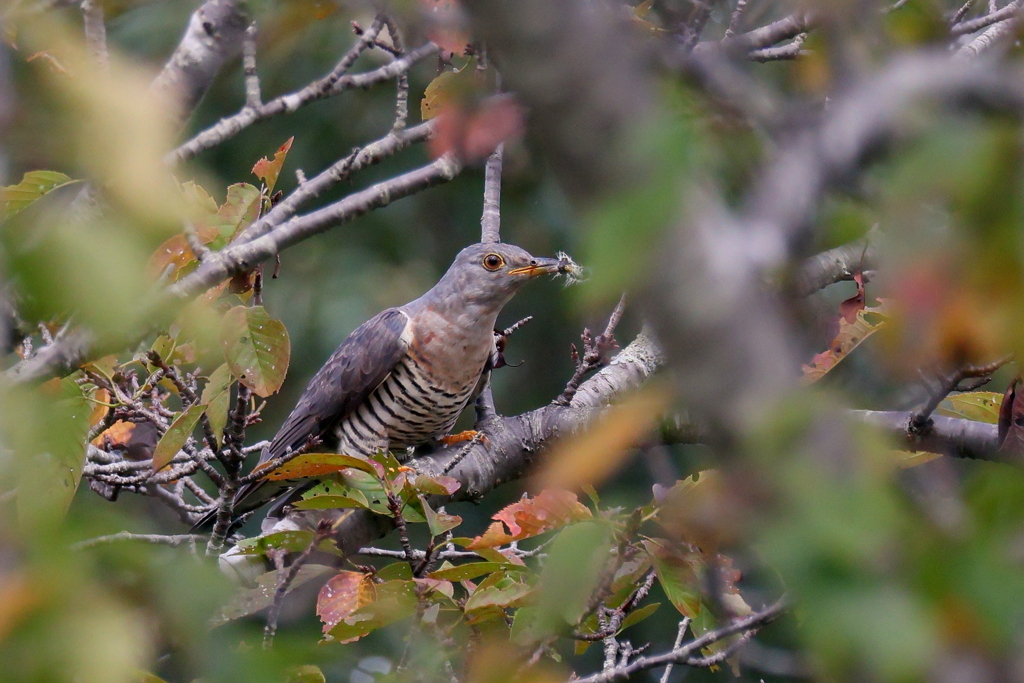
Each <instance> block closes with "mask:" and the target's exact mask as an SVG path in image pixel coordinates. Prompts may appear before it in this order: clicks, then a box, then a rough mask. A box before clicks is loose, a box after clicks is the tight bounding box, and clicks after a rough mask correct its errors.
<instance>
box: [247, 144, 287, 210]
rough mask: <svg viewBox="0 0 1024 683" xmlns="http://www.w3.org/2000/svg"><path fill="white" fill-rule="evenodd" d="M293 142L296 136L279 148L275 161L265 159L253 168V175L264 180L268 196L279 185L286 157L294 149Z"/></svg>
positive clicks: (275, 154)
mask: <svg viewBox="0 0 1024 683" xmlns="http://www.w3.org/2000/svg"><path fill="white" fill-rule="evenodd" d="M293 142H295V136H294V135H293V136H292V137H290V138H288V139H287V140H285V142H284V144H283V145H281V146H280V147H278V148H277V151H276V152H275V153H274V158H273V160H270V159H267V157H263V158H262V159H260V160H259V161H257V162H256V165H255V166H253V167H252V172H253V175H255V176H256V177H257V178H259V179H260V180H262V181H263V184H264V185H266V186H267V195H270V194H273V192H274V186H275V185H277V179H278V177H280V175H281V168H282V167H283V166H284V160H285V157H287V156H288V150H290V149H291V148H292V143H293Z"/></svg>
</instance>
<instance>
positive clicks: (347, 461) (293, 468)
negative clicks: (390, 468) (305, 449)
mask: <svg viewBox="0 0 1024 683" xmlns="http://www.w3.org/2000/svg"><path fill="white" fill-rule="evenodd" d="M349 468H352V469H356V470H360V471H362V472H366V473H367V474H372V475H374V476H378V477H383V476H384V468H383V467H381V466H380V465H379V464H378V463H376V462H373V461H372V460H363V459H362V458H357V457H356V456H354V455H340V454H338V453H306V454H304V455H300V456H298V457H296V458H294V459H292V460H289V461H288V462H286V463H284V464H283V465H281V466H280V467H277V468H275V469H274V470H272V471H270V472H268V473H267V475H266V477H265V478H266V479H268V480H270V481H281V480H283V479H306V478H310V477H323V476H326V475H328V474H334V473H335V472H341V471H342V470H346V469H349ZM257 471H258V470H257Z"/></svg>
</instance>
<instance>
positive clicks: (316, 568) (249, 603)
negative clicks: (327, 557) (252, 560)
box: [211, 564, 333, 626]
mask: <svg viewBox="0 0 1024 683" xmlns="http://www.w3.org/2000/svg"><path fill="white" fill-rule="evenodd" d="M330 571H333V569H332V568H331V567H325V566H323V565H319V564H304V565H302V566H301V567H299V571H298V572H296V575H295V579H294V580H293V581H292V584H291V587H290V588H289V592H291V591H294V590H295V589H296V588H298V587H299V586H301V585H303V584H304V583H306V582H308V581H310V580H312V579H315V578H316V577H318V576H322V575H324V574H326V573H327V572H330ZM276 589H277V571H269V572H267V573H266V574H263V575H262V576H260V578H259V580H258V581H257V584H256V587H255V588H248V589H244V590H240V591H238V593H236V594H235V596H234V597H233V598H232V599H231V601H230V602H229V603H228V604H227V605H225V606H224V607H223V608H221V611H220V614H218V615H217V616H216V617H214V618H213V620H212V623H211V626H219V625H220V624H224V623H227V622H228V621H231V620H232V619H240V618H242V617H247V616H249V615H250V614H255V613H256V612H259V611H260V610H261V609H266V608H267V607H270V605H271V604H272V603H273V602H274V591H275V590H276Z"/></svg>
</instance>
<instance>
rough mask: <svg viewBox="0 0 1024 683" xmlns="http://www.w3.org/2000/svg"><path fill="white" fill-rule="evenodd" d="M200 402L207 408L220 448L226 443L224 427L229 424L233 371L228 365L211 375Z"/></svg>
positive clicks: (225, 364)
mask: <svg viewBox="0 0 1024 683" xmlns="http://www.w3.org/2000/svg"><path fill="white" fill-rule="evenodd" d="M199 401H200V403H205V404H206V406H207V408H206V416H207V417H209V418H210V427H212V428H213V433H214V435H215V436H216V437H217V445H218V446H220V445H221V444H222V443H223V441H224V427H225V425H227V423H228V406H229V404H230V402H231V370H230V368H228V365H227V363H224V364H223V365H221V366H220V367H218V368H217V369H216V370H214V371H213V372H211V373H210V378H209V379H207V380H206V386H205V387H204V388H203V395H202V397H201V398H200V399H199Z"/></svg>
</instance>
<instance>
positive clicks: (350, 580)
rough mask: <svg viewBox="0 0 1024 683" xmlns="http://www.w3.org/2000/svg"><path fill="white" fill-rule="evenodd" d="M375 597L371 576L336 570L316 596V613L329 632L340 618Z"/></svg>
mask: <svg viewBox="0 0 1024 683" xmlns="http://www.w3.org/2000/svg"><path fill="white" fill-rule="evenodd" d="M376 598H377V591H376V590H375V588H374V585H373V578H372V577H371V576H370V575H369V574H364V573H363V572H349V571H342V572H338V573H337V574H335V575H334V576H332V577H331V578H330V579H328V581H327V583H325V584H324V586H323V588H321V589H320V593H319V594H318V595H317V598H316V614H317V616H318V617H320V621H322V622H323V623H324V629H323V630H324V633H329V632H330V630H331V629H332V628H334V627H335V626H337V625H338V622H340V621H341V620H342V619H345V618H347V617H349V616H351V615H352V613H354V612H355V611H356V610H358V609H359V608H361V607H364V606H366V605H368V604H370V603H371V602H373V601H374V600H376Z"/></svg>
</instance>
